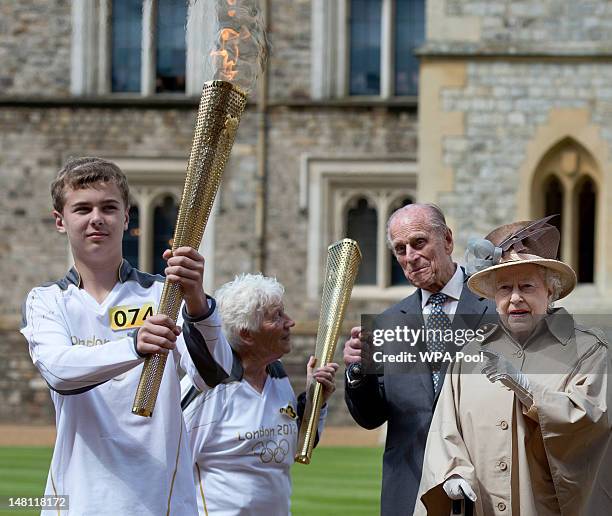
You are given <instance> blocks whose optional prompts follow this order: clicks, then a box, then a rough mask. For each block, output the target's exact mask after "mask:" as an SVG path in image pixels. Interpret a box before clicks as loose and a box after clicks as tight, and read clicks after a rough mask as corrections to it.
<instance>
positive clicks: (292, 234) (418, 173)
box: [0, 0, 612, 424]
mask: <svg viewBox="0 0 612 516" xmlns="http://www.w3.org/2000/svg"><path fill="white" fill-rule="evenodd" d="M163 1H164V0H146V1H145V2H144V3H145V14H144V15H143V16H145V23H146V12H147V9H152V7H151V6H153V7H155V5H156V2H163ZM260 3H261V4H262V5H263V6H264V7H265V8H266V13H267V19H268V27H269V36H270V39H271V42H272V54H271V59H270V62H269V66H268V70H267V73H266V79H265V82H264V83H263V86H262V87H261V88H260V89H261V91H260V92H258V93H257V94H255V95H253V96H252V98H251V99H250V103H249V106H248V107H247V110H246V112H245V115H244V116H243V119H242V121H241V125H240V129H239V133H238V137H237V140H236V144H235V146H234V149H233V154H232V158H231V161H230V164H229V167H228V169H227V170H226V174H225V176H224V178H223V184H222V187H221V190H220V192H219V195H218V198H217V204H216V206H215V211H214V215H213V217H212V219H211V222H210V223H209V227H208V228H207V234H206V235H205V239H204V243H203V246H202V252H203V253H204V254H205V256H206V258H207V273H206V279H205V282H206V285H205V286H206V288H207V290H211V291H212V290H214V288H215V287H217V286H219V285H220V284H222V283H223V282H225V281H227V280H229V279H231V278H232V277H233V275H234V274H236V273H239V272H243V271H256V270H263V271H264V272H265V273H266V274H268V275H273V276H276V277H277V278H278V279H279V280H280V281H281V282H282V283H284V284H285V286H286V290H287V294H286V297H287V299H286V305H287V310H288V312H289V313H290V314H291V315H292V316H293V317H294V318H295V319H296V321H297V325H296V328H295V332H294V333H295V335H296V337H295V339H294V346H295V348H296V350H295V353H294V354H293V355H292V356H291V357H289V358H288V360H287V366H288V369H289V372H290V374H291V375H292V377H293V379H294V381H295V384H296V388H299V387H300V385H301V384H302V383H303V376H302V373H303V369H304V364H305V357H306V356H307V354H308V353H309V352H311V350H312V349H313V346H314V337H315V335H316V329H317V319H318V311H319V302H320V287H321V278H322V277H323V274H322V271H323V267H324V259H325V249H326V246H327V245H328V244H329V243H331V242H332V241H334V240H336V239H338V238H341V237H343V236H345V235H346V234H351V236H357V237H358V236H362V237H363V238H364V242H363V247H364V252H365V253H366V256H367V258H368V263H369V265H368V266H367V267H366V268H367V272H366V273H364V276H363V278H362V280H361V281H360V284H358V285H356V286H355V289H354V293H353V298H352V301H351V305H350V307H349V313H348V314H347V318H346V319H347V320H346V325H345V326H346V327H347V328H348V327H350V325H351V324H353V323H357V322H358V321H359V316H360V314H361V313H375V312H378V311H380V310H382V309H384V308H385V307H387V306H389V305H390V304H391V303H393V302H395V301H397V300H399V299H401V298H402V297H404V296H405V295H407V294H408V293H410V292H411V289H410V287H409V286H407V285H406V284H402V282H401V280H398V278H397V271H396V270H394V268H393V267H392V257H391V256H390V255H389V253H388V251H387V250H386V249H385V246H384V224H385V220H386V218H387V216H388V214H389V213H390V211H391V210H393V209H394V208H396V207H398V206H400V205H402V204H403V203H405V202H410V201H432V202H437V203H438V204H439V205H440V206H441V207H442V208H443V209H444V210H445V212H446V213H447V214H448V219H449V224H450V226H451V227H452V229H453V231H454V233H455V237H456V241H457V246H456V247H457V249H456V251H457V256H458V257H460V256H461V253H462V252H463V248H464V246H465V244H466V242H467V239H468V238H469V237H470V236H473V235H482V234H485V233H487V232H488V231H489V230H490V229H491V228H492V227H495V226H497V225H499V224H501V223H504V222H506V221H512V220H517V219H520V218H530V217H536V216H541V215H543V214H545V213H546V212H547V211H550V209H553V208H557V209H559V208H561V209H562V212H563V218H562V227H561V230H562V234H563V239H562V245H563V250H562V256H563V258H564V259H566V260H569V261H570V262H571V263H573V264H574V265H575V266H576V267H579V266H580V267H581V270H584V273H583V279H584V281H583V283H582V284H581V285H580V286H579V288H578V289H577V291H576V292H575V293H574V294H573V295H572V296H571V297H570V298H569V299H568V301H567V305H568V306H569V307H570V308H574V309H579V310H582V311H586V312H604V313H605V312H606V311H607V310H609V309H610V302H609V301H608V300H609V299H610V298H611V296H610V295H609V294H610V290H612V275H611V273H612V260H611V259H610V258H608V256H609V253H607V250H609V249H612V228H611V227H609V224H608V223H607V221H608V217H609V215H608V213H607V210H608V206H609V205H610V204H611V203H610V196H611V193H610V186H609V185H610V184H611V183H610V174H611V173H612V168H611V164H610V157H609V154H610V148H611V145H612V122H610V120H611V118H610V116H609V115H610V114H611V113H612V87H611V86H610V84H612V82H611V81H610V79H612V42H611V40H610V39H609V36H608V34H609V33H610V25H611V24H612V8H611V7H610V5H609V2H606V1H603V0H600V1H583V2H574V1H571V0H549V1H540V2H535V1H534V0H529V1H518V2H517V1H513V2H510V1H506V0H488V1H486V2H483V1H470V0H429V1H427V2H425V3H424V7H423V12H424V13H425V19H424V20H423V21H422V24H423V30H424V31H425V32H424V38H423V41H422V42H421V43H422V44H420V45H419V47H420V48H419V50H418V54H419V59H420V74H419V79H418V95H411V94H404V95H399V94H398V91H399V86H398V84H399V83H397V82H394V70H396V69H397V68H396V66H395V65H396V63H395V61H397V59H400V58H401V56H400V57H398V56H397V55H396V54H394V45H395V44H396V43H397V41H396V40H394V39H393V36H389V35H390V34H391V35H393V34H397V33H398V28H397V27H396V26H395V25H394V20H395V19H396V18H395V16H396V15H398V13H399V12H400V9H403V8H404V7H405V5H404V4H406V5H407V4H410V5H413V4H415V5H416V4H418V3H419V2H416V1H413V2H402V1H400V0H379V4H380V9H381V12H382V14H381V16H380V23H381V27H382V28H381V31H380V39H381V42H380V52H381V57H380V77H379V79H380V86H379V92H378V93H377V94H368V95H359V94H351V87H352V86H351V85H350V84H351V83H350V78H351V73H352V71H351V70H352V68H351V66H352V64H351V57H350V56H351V55H352V54H351V39H350V35H351V34H352V33H351V27H352V26H351V23H352V22H351V21H350V20H351V17H350V9H351V8H353V9H354V11H355V12H356V9H357V8H358V7H359V6H358V5H356V4H358V2H351V1H350V0H291V1H289V0H266V1H264V0H262V1H261V2H260ZM374 3H376V2H374ZM421 4H423V2H421ZM109 6H112V2H111V1H110V0H73V1H72V2H70V1H68V0H47V1H42V0H7V1H4V2H2V3H1V4H0V65H1V66H0V185H1V188H0V206H1V210H0V230H1V231H2V234H3V235H4V238H3V240H2V243H1V244H0V260H1V263H2V272H3V277H4V278H5V280H4V286H3V287H4V288H3V289H2V293H1V297H0V334H1V338H0V350H1V352H2V355H3V356H4V357H5V360H3V361H1V363H0V364H1V365H0V369H1V370H0V393H1V394H0V395H1V397H2V399H3V400H6V402H3V403H2V404H1V405H0V421H11V422H19V423H23V424H27V423H44V422H50V421H52V420H53V410H52V407H51V405H50V400H49V397H48V393H47V387H46V385H45V384H44V382H42V380H41V379H40V376H39V375H38V373H37V371H36V370H35V369H34V368H33V366H32V364H31V361H30V358H29V356H28V352H27V346H26V344H25V342H24V341H23V339H22V338H21V336H20V335H19V333H18V328H19V324H20V306H21V302H22V301H23V299H24V297H25V295H26V293H27V291H28V290H29V289H30V288H31V287H32V286H33V285H37V284H40V283H42V282H44V281H48V280H50V279H53V278H58V277H61V276H63V274H65V271H66V269H67V267H68V266H69V263H70V256H69V253H68V247H67V243H66V241H65V239H63V238H62V236H61V235H59V234H57V233H56V232H55V231H54V226H53V221H52V218H51V217H50V198H49V189H48V186H49V183H50V181H51V180H52V178H53V177H54V175H55V173H56V172H57V170H58V168H59V167H60V165H61V163H62V162H63V161H64V160H65V159H66V158H67V157H68V156H71V155H100V156H104V157H108V158H110V159H113V160H115V161H116V162H117V163H119V164H120V166H122V168H123V169H124V170H125V171H126V173H127V174H128V176H129V178H130V182H131V184H132V186H133V197H134V199H133V203H134V204H135V205H136V206H137V207H138V208H139V222H140V227H139V228H138V235H139V243H138V244H137V245H138V246H139V250H138V253H137V258H138V262H139V265H140V266H141V267H142V268H144V269H151V270H152V267H153V263H154V256H152V247H151V246H152V245H153V242H154V240H155V234H154V233H155V231H154V228H155V227H156V226H155V224H154V222H153V218H154V214H155V213H157V211H156V210H157V209H158V208H159V206H160V202H162V200H163V199H166V198H168V199H170V200H174V201H175V202H176V200H177V198H178V197H179V195H180V188H181V184H182V174H183V173H184V168H185V164H186V159H187V156H188V154H189V149H190V144H191V138H192V134H193V126H194V121H195V114H196V109H197V103H198V93H199V92H198V90H199V88H200V85H201V74H200V71H199V70H198V69H197V67H194V66H193V64H192V63H191V62H190V60H189V53H190V52H191V53H192V54H193V52H194V48H195V51H197V49H198V42H197V38H196V37H195V36H194V34H193V31H192V33H191V34H190V33H188V34H187V46H188V59H187V65H186V67H187V72H186V76H187V77H186V84H187V86H186V93H183V94H176V93H173V94H165V93H160V94H156V93H155V85H154V84H153V83H152V82H151V80H152V79H151V70H148V71H147V69H146V67H147V66H150V65H149V64H145V65H144V67H143V72H142V74H141V79H142V80H141V91H139V92H135V93H113V92H112V91H111V89H112V88H110V87H109V77H108V74H109V73H110V71H109V65H108V56H106V57H105V52H106V50H105V49H107V47H106V46H105V44H107V43H108V41H107V39H105V38H108V37H109V36H108V33H105V32H104V30H103V27H104V23H105V22H104V20H108V18H109V16H110V14H109ZM147 6H148V7H147ZM361 7H363V6H361ZM417 11H418V9H417ZM415 12H416V11H415ZM101 20H102V21H101ZM394 27H395V28H394ZM105 42H106V43H105ZM143 48H144V46H143ZM143 52H144V53H143V56H145V58H144V59H143V60H142V62H144V63H148V61H147V59H146V56H147V55H152V52H153V51H152V50H151V49H150V48H149V49H148V50H146V51H145V50H143ZM146 52H149V54H146ZM394 56H395V57H394ZM190 63H191V64H190ZM153 75H154V74H153ZM152 88H153V89H152ZM589 206H590V207H591V208H592V209H591V210H589V209H588V207H589ZM351 217H353V218H351ZM360 217H361V218H360ZM355 221H357V222H355ZM360 221H361V222H362V223H363V224H362V225H360V224H359V223H360ZM588 227H590V228H591V229H592V231H591V232H592V235H591V234H590V233H589V232H588V231H587V229H588ZM364 228H365V229H364ZM585 232H586V234H587V237H588V238H586V239H585V238H582V239H581V238H579V235H583V234H585ZM586 262H589V263H590V264H591V265H590V266H589V265H588V263H586ZM585 264H586V265H585ZM339 347H340V346H339ZM337 358H338V360H340V359H341V353H340V350H338V352H337ZM339 384H340V387H341V384H342V382H339ZM330 419H331V422H332V423H336V424H340V423H347V422H348V421H349V419H348V416H347V413H346V410H345V409H344V405H343V402H342V392H341V388H340V392H339V393H338V395H337V396H336V397H335V400H334V401H333V404H332V407H331V411H330Z"/></svg>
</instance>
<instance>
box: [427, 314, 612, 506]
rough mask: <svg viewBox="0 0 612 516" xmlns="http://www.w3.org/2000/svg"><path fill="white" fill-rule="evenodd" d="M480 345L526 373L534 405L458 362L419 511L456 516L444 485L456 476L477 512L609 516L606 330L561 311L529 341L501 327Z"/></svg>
mask: <svg viewBox="0 0 612 516" xmlns="http://www.w3.org/2000/svg"><path fill="white" fill-rule="evenodd" d="M469 346H470V347H472V349H476V348H479V346H480V343H477V344H476V343H471V344H470V345H469ZM482 346H483V347H484V349H490V350H493V351H495V352H497V353H500V354H503V355H504V356H505V357H506V358H507V359H508V360H510V362H511V363H512V364H513V365H514V366H515V367H516V368H517V369H520V370H522V371H523V372H524V373H527V375H528V377H529V381H530V384H531V387H532V389H531V390H532V394H533V398H534V403H533V405H532V407H531V409H530V410H529V411H527V409H526V408H525V407H524V406H523V404H522V403H521V402H520V401H519V400H518V399H517V398H516V396H515V395H514V393H513V391H511V390H509V389H508V388H506V387H504V386H503V385H502V384H500V383H499V382H496V383H491V382H489V380H488V379H487V378H486V376H485V375H483V374H482V373H480V370H481V369H482V364H478V365H475V364H468V363H466V362H458V363H455V364H453V366H452V367H451V368H450V372H451V374H447V376H446V381H445V383H444V386H443V388H442V392H441V395H440V399H439V401H438V404H437V406H436V410H435V413H434V417H433V420H432V423H431V428H430V431H429V435H428V439H427V445H426V449H425V458H424V461H423V474H422V477H421V486H420V489H419V499H420V500H421V501H422V502H421V501H417V507H416V509H415V515H423V514H429V515H436V516H437V515H441V516H447V515H449V514H450V510H451V503H450V500H449V499H448V497H447V496H446V494H445V493H444V490H443V489H442V484H443V483H444V481H445V480H446V479H448V478H449V477H450V476H451V475H453V474H458V475H460V476H462V477H463V478H465V479H466V480H467V481H468V482H469V483H470V485H471V486H472V487H473V488H474V491H475V492H476V495H477V496H478V500H477V501H476V511H475V512H476V514H477V515H486V516H488V515H494V514H495V515H521V516H548V515H551V516H552V515H559V514H560V515H562V516H577V515H589V516H597V515H602V516H604V515H611V514H612V443H611V441H612V439H611V429H612V416H611V414H610V413H609V412H608V406H610V405H612V384H611V383H610V380H612V375H608V372H610V370H611V369H612V362H611V358H610V353H609V352H608V346H607V344H606V341H605V338H604V337H603V333H601V332H599V331H597V330H590V329H585V328H581V327H579V326H578V325H575V324H574V320H573V319H572V317H571V316H570V315H569V314H567V312H565V310H563V309H558V310H557V311H556V313H555V317H547V318H546V319H545V321H543V322H541V323H540V325H539V327H538V329H537V330H536V331H535V332H534V335H532V337H531V338H530V339H529V340H528V341H527V342H526V343H525V345H524V346H523V347H522V348H521V346H520V345H519V344H518V343H516V342H515V341H514V340H513V339H512V338H511V337H510V336H509V335H508V334H507V333H506V331H505V330H504V329H503V327H501V326H497V325H489V328H487V333H486V337H485V340H484V342H483V343H482ZM466 351H467V349H466ZM425 507H427V510H426V508H425Z"/></svg>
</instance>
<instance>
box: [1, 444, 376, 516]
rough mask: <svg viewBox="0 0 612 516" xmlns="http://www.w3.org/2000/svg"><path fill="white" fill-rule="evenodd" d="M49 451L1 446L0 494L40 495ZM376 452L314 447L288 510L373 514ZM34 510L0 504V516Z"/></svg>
mask: <svg viewBox="0 0 612 516" xmlns="http://www.w3.org/2000/svg"><path fill="white" fill-rule="evenodd" d="M51 452H52V450H51V448H3V447H0V500H2V502H3V503H4V501H5V500H6V499H7V497H8V496H26V497H28V496H40V495H41V494H42V493H43V489H44V487H45V481H46V479H47V471H48V468H49V462H50V461H51ZM381 454H382V450H381V449H380V448H344V447H342V448H341V447H329V448H326V447H321V448H317V449H316V450H315V451H314V455H313V459H312V464H309V465H308V466H303V465H301V464H296V465H295V466H294V467H293V500H292V506H293V511H292V512H293V515H294V516H310V515H316V516H337V515H339V514H350V515H351V516H353V515H354V516H359V515H375V514H378V512H379V509H378V504H379V492H380V478H381ZM37 514H39V512H38V511H28V510H15V509H13V510H2V509H0V516H31V515H32V516H33V515H37Z"/></svg>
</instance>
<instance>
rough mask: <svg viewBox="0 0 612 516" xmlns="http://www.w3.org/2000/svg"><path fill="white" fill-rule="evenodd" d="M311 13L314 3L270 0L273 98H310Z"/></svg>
mask: <svg viewBox="0 0 612 516" xmlns="http://www.w3.org/2000/svg"><path fill="white" fill-rule="evenodd" d="M310 11H311V0H292V1H287V0H270V25H269V28H270V30H269V36H270V42H271V44H272V52H271V55H270V61H269V63H268V74H269V85H270V86H269V91H270V97H271V98H272V99H277V100H278V99H300V98H307V97H310V18H311V13H310Z"/></svg>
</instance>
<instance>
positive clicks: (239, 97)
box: [132, 81, 246, 417]
mask: <svg viewBox="0 0 612 516" xmlns="http://www.w3.org/2000/svg"><path fill="white" fill-rule="evenodd" d="M245 105H246V95H245V94H244V93H243V92H242V91H240V90H239V89H238V88H236V87H235V86H234V85H233V84H231V83H229V82H225V81H210V82H207V83H205V84H204V89H203V91H202V99H201V100H200V107H199V109H198V118H197V121H196V128H195V134H194V136H193V143H192V146H191V155H190V156H189V163H188V164H187V175H186V178H185V187H184V188H183V196H182V198H181V205H180V208H179V213H178V217H177V221H176V228H175V230H174V239H173V243H172V250H175V249H177V248H178V247H182V246H189V247H193V248H194V249H198V248H199V247H200V243H201V241H202V237H203V235H204V228H205V227H206V222H207V221H208V216H209V215H210V210H211V209H212V205H213V202H214V200H215V196H216V194H217V190H218V189H219V183H220V182H221V175H222V174H223V169H224V168H225V164H226V163H227V160H228V158H229V155H230V152H231V149H232V145H233V143H234V137H235V136H236V131H237V129H238V124H239V123H240V115H241V114H242V111H243V110H244V107H245ZM182 300H183V293H182V292H181V289H180V287H179V286H178V285H176V284H171V283H169V282H168V281H167V280H166V283H165V284H164V289H163V292H162V296H161V300H160V302H159V308H158V310H157V313H160V314H165V315H167V316H168V317H170V318H172V319H173V320H174V321H176V320H177V318H178V314H179V309H180V306H181V302H182ZM165 365H166V355H161V354H156V355H149V356H148V357H147V358H146V359H145V362H144V368H143V370H142V374H141V376H140V383H139V384H138V389H137V391H136V397H135V399H134V406H133V407H132V412H133V413H134V414H138V415H139V416H149V417H150V416H152V415H153V408H154V407H155V401H156V400H157V393H158V392H159V386H160V384H161V381H162V376H163V374H164V366H165Z"/></svg>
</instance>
